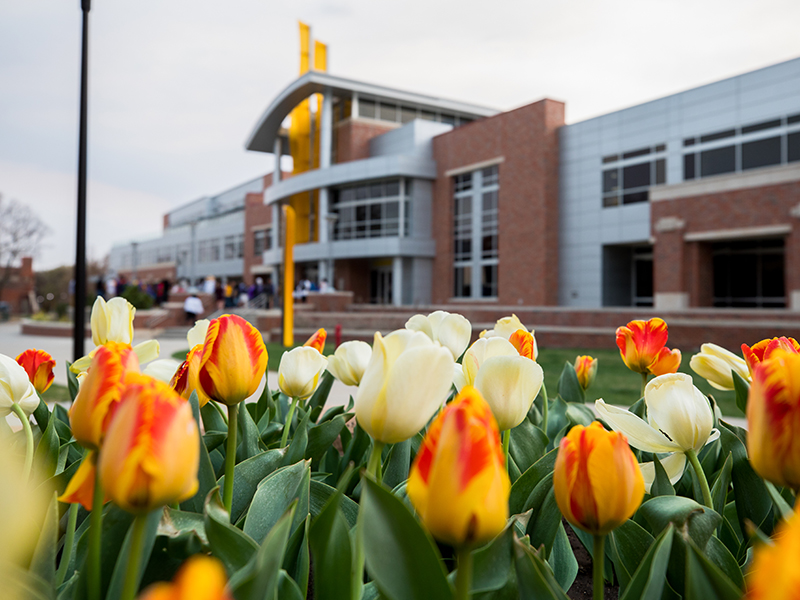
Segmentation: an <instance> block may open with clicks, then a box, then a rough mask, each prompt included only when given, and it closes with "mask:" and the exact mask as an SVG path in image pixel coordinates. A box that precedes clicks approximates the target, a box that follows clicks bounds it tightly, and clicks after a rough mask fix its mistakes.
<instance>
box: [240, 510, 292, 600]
mask: <svg viewBox="0 0 800 600" xmlns="http://www.w3.org/2000/svg"><path fill="white" fill-rule="evenodd" d="M295 508H296V504H294V503H292V504H291V505H290V506H289V508H288V509H287V510H286V512H285V513H284V514H283V515H282V516H281V517H280V519H278V521H277V522H276V523H275V526H274V527H273V528H272V529H271V530H270V531H269V533H268V534H267V537H266V539H265V540H264V543H263V544H261V547H260V548H259V549H258V552H257V553H255V554H253V556H252V558H251V559H250V560H249V562H248V563H247V565H246V566H245V567H244V568H242V570H241V571H239V572H238V573H236V574H235V575H233V576H232V577H231V579H230V581H229V582H228V585H229V587H230V589H231V591H232V592H233V595H234V597H235V598H236V600H262V599H269V600H271V599H272V598H274V597H275V590H276V588H277V586H278V579H279V573H280V571H281V565H282V564H283V558H284V554H285V552H286V543H287V541H288V540H289V531H290V529H291V528H292V522H293V521H294V519H295V512H294V511H295Z"/></svg>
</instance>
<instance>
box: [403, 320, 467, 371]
mask: <svg viewBox="0 0 800 600" xmlns="http://www.w3.org/2000/svg"><path fill="white" fill-rule="evenodd" d="M406 329H410V330H411V331H421V332H422V333H424V334H425V335H427V336H428V337H429V338H431V339H432V340H433V341H434V342H439V343H440V344H441V345H442V346H444V347H445V348H447V349H448V350H450V352H451V353H452V354H453V359H454V360H458V357H459V356H461V355H462V354H464V350H466V349H467V346H468V345H469V340H470V338H471V337H472V324H471V323H470V322H469V321H468V320H467V318H466V317H464V316H463V315H459V314H458V313H449V312H447V311H444V310H437V311H434V312H432V313H431V314H429V315H428V316H427V317H426V316H425V315H414V316H413V317H411V318H410V319H409V320H408V321H406Z"/></svg>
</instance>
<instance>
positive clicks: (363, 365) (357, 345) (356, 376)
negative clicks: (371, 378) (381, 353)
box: [328, 340, 372, 386]
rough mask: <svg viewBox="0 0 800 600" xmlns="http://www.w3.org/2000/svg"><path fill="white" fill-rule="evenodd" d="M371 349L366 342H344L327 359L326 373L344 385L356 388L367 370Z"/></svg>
mask: <svg viewBox="0 0 800 600" xmlns="http://www.w3.org/2000/svg"><path fill="white" fill-rule="evenodd" d="M371 356H372V348H371V347H370V345H369V344H368V343H366V342H361V341H358V340H356V341H352V342H345V343H344V344H342V345H340V346H339V347H338V348H336V352H334V353H333V356H329V357H328V371H330V373H331V375H333V376H334V377H336V379H338V380H339V381H341V382H342V383H343V384H345V385H355V386H358V384H359V383H361V378H362V377H363V376H364V371H366V370H367V365H368V364H369V359H370V357H371Z"/></svg>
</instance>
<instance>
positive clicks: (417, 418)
mask: <svg viewBox="0 0 800 600" xmlns="http://www.w3.org/2000/svg"><path fill="white" fill-rule="evenodd" d="M453 364H454V363H453V355H452V354H451V352H450V351H449V350H448V349H447V348H443V347H442V346H440V345H439V344H438V343H435V342H433V341H431V339H430V338H429V337H428V336H426V335H425V334H424V333H420V332H418V331H409V330H408V329H399V330H397V331H393V332H392V333H390V334H389V335H387V336H386V337H385V338H384V337H383V336H381V334H380V333H379V332H376V333H375V341H374V343H373V345H372V356H371V357H370V360H369V364H368V365H367V369H366V371H364V376H363V377H362V378H361V383H360V384H359V386H358V392H357V394H356V407H355V408H356V418H357V419H358V423H359V425H361V427H363V428H364V429H365V430H366V432H367V433H368V434H369V435H370V436H372V439H374V440H376V441H379V442H382V443H384V444H396V443H397V442H402V441H404V440H407V439H408V438H410V437H412V436H414V435H416V434H417V432H418V431H419V430H420V429H422V428H423V427H424V426H425V425H426V423H427V422H428V421H429V420H430V418H431V417H432V416H433V414H434V413H435V412H436V410H438V408H439V407H440V406H441V405H442V404H443V403H444V401H445V400H446V399H447V395H448V393H449V392H450V386H451V384H452V381H453Z"/></svg>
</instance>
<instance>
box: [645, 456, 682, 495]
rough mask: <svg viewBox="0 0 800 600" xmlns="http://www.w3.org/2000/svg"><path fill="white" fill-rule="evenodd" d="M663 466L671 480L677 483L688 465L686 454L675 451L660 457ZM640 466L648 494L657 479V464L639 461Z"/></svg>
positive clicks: (672, 482)
mask: <svg viewBox="0 0 800 600" xmlns="http://www.w3.org/2000/svg"><path fill="white" fill-rule="evenodd" d="M659 460H660V461H661V466H662V467H664V471H666V473H667V477H669V482H670V483H671V484H672V485H675V484H676V483H678V481H680V478H681V477H683V470H684V468H685V467H686V455H685V454H684V453H683V452H674V453H672V454H670V455H669V456H666V457H664V458H660V459H659ZM639 468H640V469H641V471H642V478H643V479H644V491H645V492H647V493H648V494H649V493H650V490H651V489H652V487H653V484H654V483H655V481H656V466H655V463H652V462H647V463H639Z"/></svg>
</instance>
